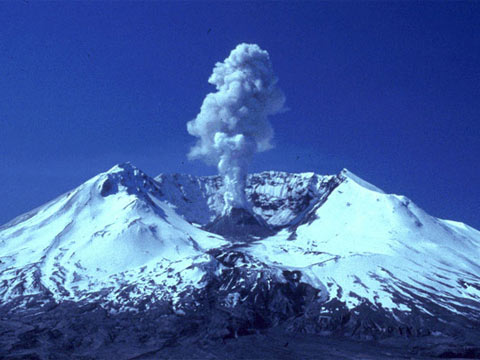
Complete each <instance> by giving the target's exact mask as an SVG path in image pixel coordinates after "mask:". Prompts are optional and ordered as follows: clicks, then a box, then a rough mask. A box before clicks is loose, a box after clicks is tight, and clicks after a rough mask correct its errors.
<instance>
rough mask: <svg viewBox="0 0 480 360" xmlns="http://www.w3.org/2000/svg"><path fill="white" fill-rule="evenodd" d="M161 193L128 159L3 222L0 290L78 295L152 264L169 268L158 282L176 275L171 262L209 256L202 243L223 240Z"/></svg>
mask: <svg viewBox="0 0 480 360" xmlns="http://www.w3.org/2000/svg"><path fill="white" fill-rule="evenodd" d="M157 196H158V187H157V184H156V183H155V182H154V181H153V180H152V179H150V178H149V177H148V176H146V175H145V174H143V173H142V172H141V171H140V170H138V169H136V168H134V167H133V166H131V165H130V164H123V165H119V166H115V167H114V168H112V169H111V170H109V171H108V172H106V173H102V174H100V175H97V176H95V177H94V178H92V179H90V180H88V181H87V182H86V183H84V184H83V185H81V186H79V187H78V188H76V189H74V190H72V191H71V192H69V193H67V194H65V195H63V196H61V197H59V198H57V199H55V200H54V201H52V202H50V203H48V204H46V205H44V206H43V207H40V208H38V209H36V210H35V211H34V212H33V213H30V214H27V215H26V216H22V217H20V218H17V219H14V220H13V221H12V222H11V223H9V224H6V225H4V226H3V227H2V228H0V253H1V254H2V256H1V259H2V262H1V264H0V279H2V280H3V283H2V287H1V289H0V296H1V297H2V298H3V299H8V298H12V297H14V296H15V295H27V294H32V293H36V292H39V291H41V290H42V289H45V288H46V289H48V291H50V292H52V293H53V295H54V296H55V297H56V298H71V299H79V298H82V297H83V296H86V294H91V293H93V292H95V291H98V290H101V289H104V288H108V287H110V288H111V287H118V286H119V284H121V283H122V282H128V283H135V284H136V286H140V285H141V284H142V283H143V282H147V283H148V282H149V281H151V280H152V279H150V278H149V277H148V276H147V274H148V272H149V271H150V269H151V271H152V272H155V273H156V274H157V273H158V271H160V272H161V273H163V274H164V275H165V276H161V274H157V275H159V276H157V277H156V278H155V279H154V282H155V284H156V283H157V282H160V283H161V282H162V281H164V282H166V283H171V282H172V281H171V280H170V279H166V277H167V275H168V274H167V269H168V267H172V266H173V267H175V265H172V263H177V265H178V263H180V264H182V263H184V264H183V266H184V267H188V266H191V265H192V263H193V261H194V259H196V260H195V261H199V262H202V261H209V258H208V257H205V251H206V250H207V249H209V248H212V247H219V246H221V245H223V244H225V241H224V240H223V239H222V238H221V237H220V236H217V235H214V234H209V233H207V232H205V231H203V230H201V229H198V228H197V227H194V226H192V225H191V224H190V223H188V222H187V221H185V220H184V219H183V218H182V217H180V216H179V215H177V214H176V213H175V212H174V211H173V209H172V207H171V206H169V205H168V204H166V203H164V202H162V201H160V200H159V199H158V198H157ZM162 269H163V270H162ZM180 270H181V269H180ZM191 280H195V281H196V280H198V279H197V277H196V276H193V277H191ZM155 284H153V285H155ZM153 287H154V286H152V288H153ZM117 295H118V294H117ZM112 296H113V297H115V296H116V295H115V292H112Z"/></svg>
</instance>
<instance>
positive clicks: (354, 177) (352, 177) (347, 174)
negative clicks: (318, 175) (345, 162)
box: [339, 168, 385, 194]
mask: <svg viewBox="0 0 480 360" xmlns="http://www.w3.org/2000/svg"><path fill="white" fill-rule="evenodd" d="M339 177H340V178H341V179H342V180H346V179H350V180H352V181H353V182H355V183H357V184H358V185H360V186H361V187H364V188H366V189H368V190H371V191H374V192H378V193H381V194H384V193H385V192H384V191H383V190H382V189H380V188H378V187H376V186H375V185H373V184H371V183H369V182H368V181H365V180H363V179H362V178H360V177H358V176H357V175H355V174H354V173H352V172H351V171H350V170H348V169H346V168H343V169H342V171H340V174H339Z"/></svg>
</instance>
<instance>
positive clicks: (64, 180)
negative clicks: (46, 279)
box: [0, 1, 480, 228]
mask: <svg viewBox="0 0 480 360" xmlns="http://www.w3.org/2000/svg"><path fill="white" fill-rule="evenodd" d="M479 19H480V3H478V2H468V3H461V2H451V3H447V4H445V3H439V2H399V3H391V2H383V3H376V2H361V3H348V2H339V3H337V2H328V3H322V2H316V3H286V2H276V3H263V2H256V3H245V2H229V3H218V2H215V3H205V2H202V3H200V2H195V3H185V2H181V3H173V2H172V3H164V2H161V3H154V2H148V3H126V2H120V3H106V2H101V3H98V2H68V3H60V2H57V3H34V2H33V1H18V2H15V3H14V2H2V3H0V24H2V25H1V26H0V179H1V186H0V199H1V206H0V223H4V222H6V221H8V220H10V219H11V218H13V217H15V216H16V215H19V214H21V213H23V212H25V211H28V210H30V209H32V208H34V207H36V206H38V205H41V204H42V203H44V202H46V201H48V200H51V199H53V198H54V197H56V196H57V195H60V194H61V193H63V192H65V191H68V190H69V189H71V188H73V187H75V186H77V185H79V184H81V183H82V182H84V181H85V180H87V179H88V178H90V177H92V176H94V175H96V174H97V173H99V172H101V171H104V170H107V169H109V168H110V167H111V166H113V165H114V164H116V163H119V162H124V161H131V162H132V163H133V164H135V165H136V166H138V167H139V168H141V169H142V170H144V171H145V172H146V173H148V174H150V175H152V176H154V175H157V174H158V173H160V172H167V173H171V172H182V173H193V174H199V175H200V174H212V173H215V172H216V170H215V169H214V168H211V167H207V166H205V165H203V164H202V163H201V162H199V161H195V162H191V161H188V160H187V159H186V154H187V152H188V149H189V147H190V146H191V145H192V144H193V143H194V142H195V139H194V138H193V137H191V136H189V135H188V133H187V131H186V126H185V125H186V122H187V121H189V120H191V119H193V118H194V117H195V116H196V115H197V113H198V111H199V108H200V105H201V103H202V100H203V98H204V96H205V95H206V94H207V93H208V92H211V91H214V88H213V86H211V85H209V84H208V83H207V79H208V77H209V75H210V74H211V71H212V68H213V65H214V64H215V62H216V61H222V60H223V59H225V57H227V56H228V54H229V52H230V51H231V50H232V49H233V48H234V47H235V46H236V45H237V44H238V43H241V42H249V43H257V44H259V45H260V46H261V47H262V48H263V49H265V50H267V51H268V52H269V53H270V56H271V59H272V62H273V66H274V69H275V71H276V73H277V75H278V77H279V79H280V82H279V85H280V87H281V88H282V89H283V91H284V92H285V95H286V99H287V101H286V105H287V106H288V108H289V111H287V112H285V113H283V114H280V115H277V116H275V117H274V118H272V119H271V120H272V123H273V126H274V128H275V132H276V136H275V139H274V142H275V144H276V147H275V148H274V149H273V150H270V151H268V152H265V153H262V154H257V156H256V158H255V160H254V163H253V164H252V166H251V170H252V171H261V170H270V169H274V170H285V171H290V172H300V171H315V172H317V173H320V174H334V173H337V172H339V171H340V170H341V169H342V168H344V167H346V168H348V169H349V170H351V171H352V172H354V173H356V174H357V175H358V176H360V177H362V178H363V179H365V180H367V181H370V182H372V183H373V184H375V185H377V186H378V187H380V188H383V189H384V190H385V191H387V192H392V193H397V194H403V195H406V196H408V197H409V198H411V199H412V200H413V201H414V202H416V203H417V204H418V205H419V206H420V207H422V208H424V209H425V210H426V211H427V212H428V213H430V214H432V215H434V216H438V217H442V218H449V219H454V220H459V221H463V222H466V223H468V224H470V225H472V226H474V227H476V228H480V165H479V159H480V122H479V118H480V20H479Z"/></svg>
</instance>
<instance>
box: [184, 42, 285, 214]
mask: <svg viewBox="0 0 480 360" xmlns="http://www.w3.org/2000/svg"><path fill="white" fill-rule="evenodd" d="M208 82H209V83H210V84H212V85H215V87H216V89H217V91H216V92H213V93H209V94H208V95H207V96H206V97H205V99H204V100H203V104H202V106H201V108H200V113H199V114H198V115H197V117H196V118H195V119H193V120H192V121H189V122H188V124H187V130H188V132H189V134H190V135H193V136H196V137H198V138H199V139H198V141H197V143H196V144H195V145H194V146H193V147H192V148H191V149H190V152H189V154H188V157H189V158H190V159H202V160H204V161H205V162H206V163H207V164H210V165H216V166H217V168H218V171H219V173H220V175H222V176H223V178H224V194H225V195H224V199H225V208H224V212H227V211H229V210H230V209H232V208H244V209H247V208H248V204H247V201H246V197H245V185H246V178H247V171H248V165H249V164H250V162H251V160H252V157H253V155H254V154H255V153H256V152H261V151H265V150H268V149H270V148H272V144H271V139H272V137H273V129H272V126H271V124H270V122H269V121H268V116H269V115H273V114H275V113H278V112H280V111H282V110H283V109H284V107H283V105H284V103H285V96H284V94H283V92H282V91H281V90H280V89H279V88H278V87H277V82H278V79H277V77H276V76H275V74H274V73H273V69H272V64H271V62H270V56H269V54H268V52H267V51H265V50H262V49H261V48H260V47H259V46H258V45H256V44H239V45H237V47H236V48H235V49H234V50H232V51H231V53H230V55H229V56H228V57H227V58H226V59H225V60H224V61H223V62H218V63H216V64H215V67H214V69H213V73H212V75H211V76H210V78H209V79H208Z"/></svg>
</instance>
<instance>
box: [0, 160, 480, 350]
mask: <svg viewBox="0 0 480 360" xmlns="http://www.w3.org/2000/svg"><path fill="white" fill-rule="evenodd" d="M222 188H223V181H222V178H221V177H219V176H208V177H195V176H191V175H182V174H161V175H159V176H157V177H156V178H152V177H150V176H148V175H147V174H145V173H144V172H143V171H141V170H140V169H138V168H136V167H135V166H133V165H132V164H128V163H126V164H120V165H116V166H114V167H113V168H112V169H110V170H108V171H106V172H104V173H101V174H99V175H97V176H95V177H93V178H92V179H90V180H88V181H86V182H85V183H84V184H82V185H80V186H79V187H77V188H75V189H73V190H71V191H69V192H68V193H66V194H63V195H61V196H59V197H58V198H56V199H54V200H52V201H51V202H49V203H47V204H45V205H43V206H41V207H39V208H37V209H34V210H32V211H31V212H28V213H26V214H24V215H21V216H19V217H17V218H16V219H13V220H12V221H11V222H9V223H7V224H5V225H3V226H1V227H0V284H1V286H0V299H1V305H0V334H2V336H1V337H0V357H1V358H5V359H17V358H35V359H37V358H40V359H47V358H51V357H52V356H54V357H56V358H60V359H62V358H72V357H73V358H75V357H76V358H96V359H109V358H112V357H116V358H118V359H130V358H142V359H155V358H192V357H193V358H195V357H196V358H214V357H217V358H218V357H225V356H226V354H228V356H230V357H232V358H245V357H249V358H268V357H272V354H280V355H279V356H281V357H282V356H283V357H284V358H312V357H315V356H317V355H318V353H322V354H324V355H325V357H326V358H339V357H340V358H347V359H355V358H358V357H363V358H376V359H381V358H385V359H387V358H392V357H397V358H403V357H409V358H415V357H422V356H430V357H435V356H438V357H449V356H450V357H451V356H456V357H470V358H472V357H479V356H480V348H479V347H478V344H480V331H479V330H478V329H480V315H479V314H480V266H479V265H478V259H479V258H480V232H479V231H477V230H475V229H473V228H471V227H469V226H468V225H466V224H463V223H459V222H455V221H450V220H442V219H438V218H435V217H433V216H431V215H429V214H427V213H426V212H425V211H423V210H422V209H420V208H419V207H418V206H417V205H415V203H414V202H413V201H412V200H410V199H408V198H406V197H404V196H400V195H395V194H386V193H384V192H383V191H382V190H381V189H379V188H377V187H376V186H374V185H372V184H370V183H368V182H366V181H364V180H362V179H361V178H359V177H358V176H356V175H355V174H353V173H351V172H349V171H348V170H345V169H344V170H342V171H341V172H340V173H338V174H336V175H318V174H315V173H299V174H290V173H285V172H275V171H267V172H262V173H259V174H252V175H249V177H248V179H247V187H246V189H245V192H246V196H247V200H248V202H249V203H250V204H251V209H250V210H246V209H238V208H234V209H231V210H230V211H229V212H227V213H224V211H223V209H224V207H225V203H224V196H223V193H222ZM242 240H244V241H242ZM360 340H368V341H369V342H368V343H365V342H360V343H358V341H360ZM286 343H287V345H285V344H286ZM329 344H337V345H336V346H335V347H331V346H330V345H329ZM232 346H233V349H235V350H234V351H232ZM229 349H230V350H229ZM339 349H340V350H339ZM192 354H193V355H192Z"/></svg>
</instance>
